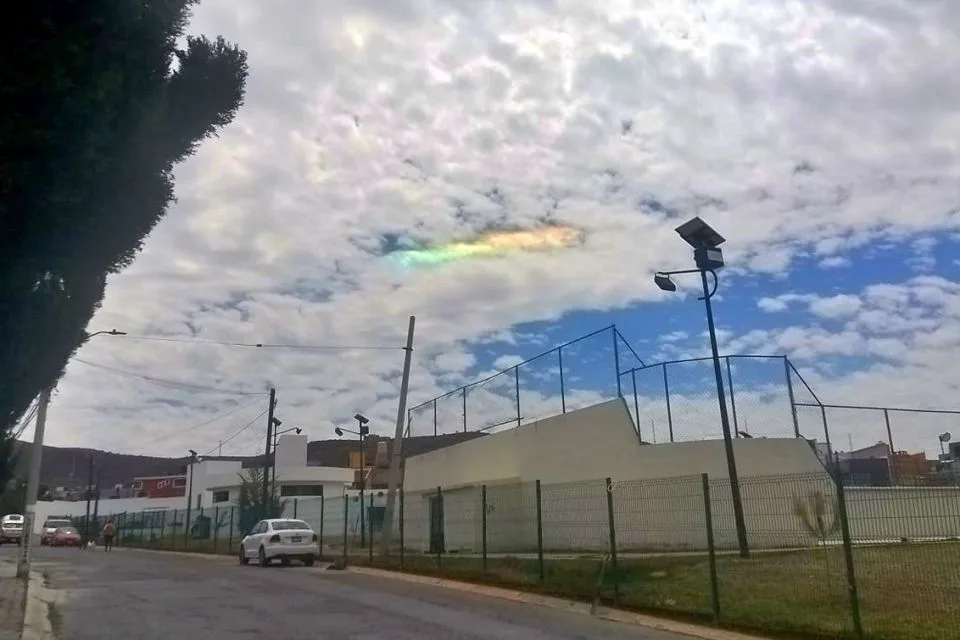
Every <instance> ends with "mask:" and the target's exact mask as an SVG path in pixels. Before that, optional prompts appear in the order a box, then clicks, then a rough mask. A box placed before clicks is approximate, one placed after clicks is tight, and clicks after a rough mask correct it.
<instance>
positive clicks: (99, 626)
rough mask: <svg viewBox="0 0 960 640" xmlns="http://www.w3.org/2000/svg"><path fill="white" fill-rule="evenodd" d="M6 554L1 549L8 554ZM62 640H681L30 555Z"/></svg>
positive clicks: (380, 593) (127, 563)
mask: <svg viewBox="0 0 960 640" xmlns="http://www.w3.org/2000/svg"><path fill="white" fill-rule="evenodd" d="M8 553H9V551H8V548H7V547H4V548H3V549H0V555H4V556H5V555H7V554H8ZM34 565H35V570H38V571H42V572H43V573H44V575H45V577H46V578H47V581H48V583H49V585H50V586H51V587H52V588H53V589H56V590H57V591H58V594H57V600H58V604H57V606H56V611H57V613H58V618H59V620H58V621H57V626H58V627H59V628H58V632H59V637H60V638H62V639H63V640H130V639H131V638H136V639H137V640H169V638H186V639H192V638H203V639H204V640H238V639H243V638H265V639H269V640H324V639H328V638H329V639H331V640H333V639H336V640H408V639H409V640H431V639H438V640H439V639H442V640H479V639H481V638H482V639H489V640H573V639H582V640H613V639H624V640H627V639H629V640H684V639H685V640H689V638H687V637H686V636H679V635H674V634H669V633H664V632H661V631H656V630H651V629H645V628H642V627H635V626H630V625H623V624H618V623H614V622H608V621H604V620H597V619H594V618H591V617H589V616H586V615H583V614H577V613H568V612H563V611H555V610H552V609H547V608H543V607H538V606H534V605H525V604H520V603H515V602H509V601H504V600H499V599H495V598H489V597H486V596H479V595H474V594H466V593H461V592H458V591H452V590H449V589H443V588H441V587H433V586H429V585H420V584H413V583H409V582H405V581H401V580H393V579H384V578H379V577H372V576H363V575H358V574H352V573H347V572H341V571H324V570H322V569H318V568H314V569H307V568H305V567H299V566H292V567H279V566H278V567H270V568H268V569H263V568H260V567H256V566H247V567H241V566H239V564H238V563H237V562H236V561H235V560H234V561H230V559H226V558H218V559H211V558H197V557H188V556H181V555H175V554H163V553H156V552H154V553H151V552H144V551H134V550H124V549H121V550H116V551H113V552H111V553H105V552H104V551H103V550H102V549H98V550H97V551H94V552H88V551H77V550H75V549H48V548H45V547H44V548H40V549H37V550H36V552H35V554H34Z"/></svg>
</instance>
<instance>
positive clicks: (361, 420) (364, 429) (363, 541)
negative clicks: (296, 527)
mask: <svg viewBox="0 0 960 640" xmlns="http://www.w3.org/2000/svg"><path fill="white" fill-rule="evenodd" d="M353 419H354V420H356V421H357V431H353V430H352V429H343V428H341V427H337V428H336V429H334V433H336V434H337V435H338V436H341V437H342V436H343V434H344V433H352V434H353V435H355V436H357V438H358V439H359V441H360V547H361V548H362V547H365V546H366V545H367V532H366V529H365V528H364V513H363V511H364V509H365V508H366V507H365V506H364V489H365V488H366V484H367V480H366V478H365V477H364V475H363V472H364V466H365V465H364V459H363V441H364V439H365V438H366V437H367V435H368V434H369V433H370V427H369V426H367V425H368V424H369V422H370V420H369V418H367V417H366V416H365V415H363V414H362V413H357V414H354V416H353ZM370 544H371V545H372V544H373V540H371V541H370Z"/></svg>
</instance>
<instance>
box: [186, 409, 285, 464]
mask: <svg viewBox="0 0 960 640" xmlns="http://www.w3.org/2000/svg"><path fill="white" fill-rule="evenodd" d="M267 411H269V409H264V410H263V411H261V412H260V414H259V415H258V416H257V417H255V418H254V419H253V420H251V421H250V422H248V423H247V424H245V425H244V426H243V428H241V429H240V430H239V431H237V432H236V433H235V434H233V435H232V436H230V437H229V438H227V439H226V440H222V441H221V442H219V443H218V444H217V446H215V447H214V448H213V449H210V451H207V452H206V453H204V454H202V455H205V456H208V455H210V454H211V453H213V452H214V451H216V450H217V449H219V448H220V447H222V446H223V445H225V444H227V443H228V442H230V441H231V440H233V439H234V438H236V437H237V436H239V435H240V434H241V433H243V432H244V431H246V430H247V429H249V428H250V427H252V426H253V425H254V423H256V421H257V420H259V419H260V418H262V417H263V416H265V415H267Z"/></svg>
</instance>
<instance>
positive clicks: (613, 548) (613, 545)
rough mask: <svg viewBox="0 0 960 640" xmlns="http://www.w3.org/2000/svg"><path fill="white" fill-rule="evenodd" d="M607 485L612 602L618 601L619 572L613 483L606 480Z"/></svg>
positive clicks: (608, 479)
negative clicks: (612, 577)
mask: <svg viewBox="0 0 960 640" xmlns="http://www.w3.org/2000/svg"><path fill="white" fill-rule="evenodd" d="M606 485H607V527H608V529H609V533H610V566H611V567H613V576H614V579H613V601H614V603H616V602H617V601H618V600H619V599H620V578H619V575H620V572H619V571H618V570H617V527H616V524H615V522H614V518H613V481H612V480H611V479H610V478H607V480H606Z"/></svg>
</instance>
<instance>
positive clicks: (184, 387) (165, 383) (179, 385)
mask: <svg viewBox="0 0 960 640" xmlns="http://www.w3.org/2000/svg"><path fill="white" fill-rule="evenodd" d="M73 362H79V363H81V364H85V365H87V366H88V367H94V368H96V369H103V370H104V371H110V372H111V373H115V374H117V375H119V376H122V377H125V378H133V379H137V380H144V381H146V382H150V383H152V384H156V385H159V386H161V387H168V388H172V389H178V390H180V391H195V392H199V393H224V394H228V395H235V396H257V397H262V396H265V395H267V394H266V393H263V392H260V393H252V392H250V391H239V390H236V389H218V388H216V387H205V386H202V385H197V384H192V383H190V382H180V381H178V380H165V379H163V378H154V377H152V376H145V375H143V374H141V373H135V372H133V371H125V370H123V369H118V368H116V367H110V366H107V365H105V364H99V363H96V362H90V361H89V360H83V359H81V358H73Z"/></svg>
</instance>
